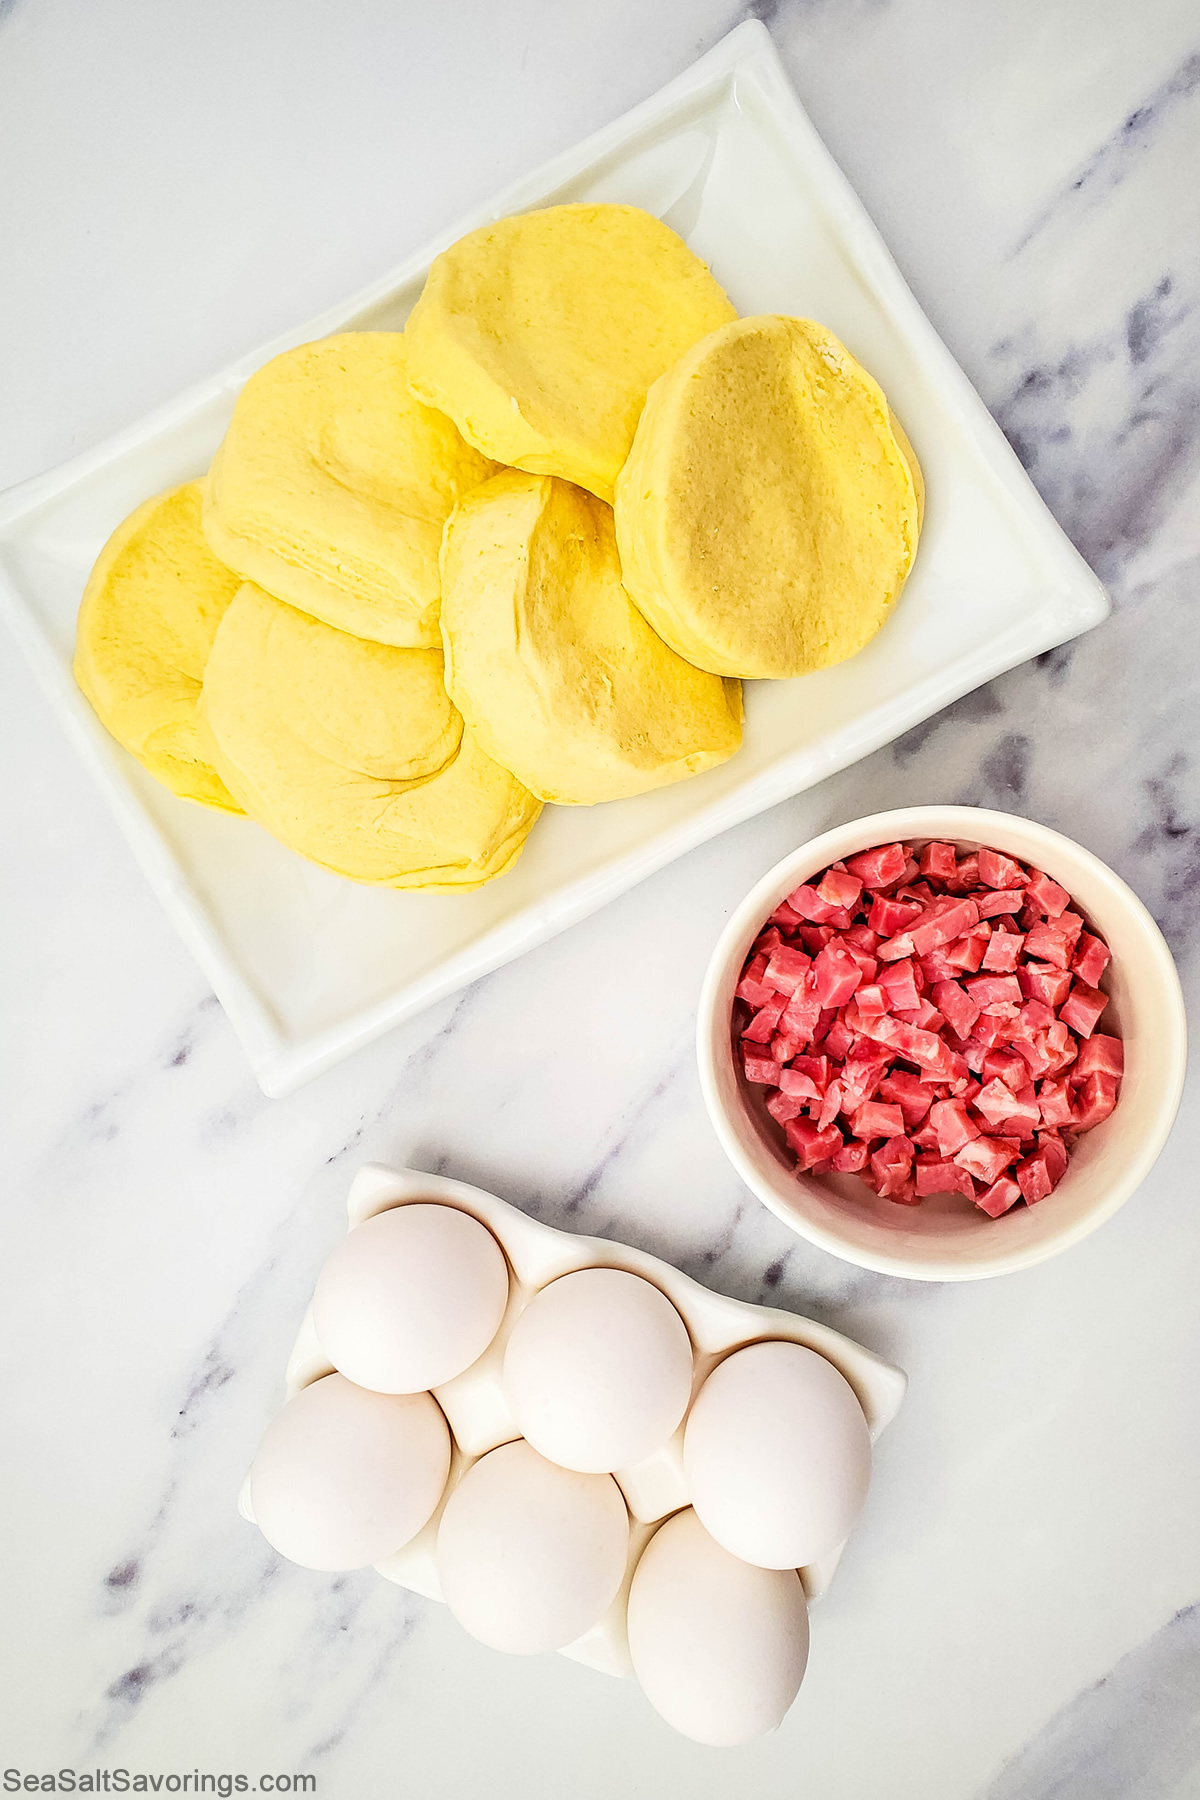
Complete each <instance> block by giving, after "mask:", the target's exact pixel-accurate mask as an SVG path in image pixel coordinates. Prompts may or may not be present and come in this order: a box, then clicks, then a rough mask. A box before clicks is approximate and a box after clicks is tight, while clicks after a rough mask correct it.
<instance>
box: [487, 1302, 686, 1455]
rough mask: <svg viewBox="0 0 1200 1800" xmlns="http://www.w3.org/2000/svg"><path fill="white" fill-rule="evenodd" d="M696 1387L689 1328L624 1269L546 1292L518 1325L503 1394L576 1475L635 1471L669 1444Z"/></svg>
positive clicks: (542, 1446)
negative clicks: (693, 1384) (586, 1472)
mask: <svg viewBox="0 0 1200 1800" xmlns="http://www.w3.org/2000/svg"><path fill="white" fill-rule="evenodd" d="M691 1391H692V1344H691V1339H690V1338H689V1337H688V1332H687V1326H686V1325H685V1324H684V1322H683V1320H682V1319H681V1318H680V1316H679V1314H678V1313H677V1312H676V1310H675V1308H674V1307H673V1306H672V1305H671V1302H670V1301H669V1300H668V1299H667V1297H666V1295H665V1294H662V1293H660V1292H659V1290H658V1289H657V1288H656V1287H654V1286H653V1284H652V1283H651V1282H649V1281H643V1280H642V1278H641V1277H640V1276H639V1275H631V1274H629V1273H628V1271H627V1270H624V1269H580V1270H578V1271H577V1272H576V1273H575V1274H573V1275H563V1276H560V1277H559V1279H558V1280H557V1281H552V1282H551V1283H550V1285H549V1287H545V1288H543V1289H542V1291H541V1293H540V1294H537V1295H536V1296H535V1297H534V1299H533V1300H532V1301H531V1302H530V1304H529V1305H528V1306H527V1307H526V1309H525V1311H524V1312H523V1313H522V1314H521V1317H520V1318H519V1319H518V1320H517V1323H516V1325H515V1326H514V1327H513V1330H512V1335H511V1336H510V1338H509V1340H508V1344H507V1347H506V1349H505V1352H504V1392H505V1397H506V1399H507V1400H508V1404H509V1407H510V1409H511V1411H512V1415H513V1417H514V1419H515V1420H516V1422H517V1425H518V1426H519V1428H520V1430H521V1431H522V1432H523V1433H524V1435H525V1437H527V1438H528V1440H529V1442H530V1443H531V1444H532V1445H533V1446H534V1448H535V1449H537V1450H540V1451H541V1453H542V1455H543V1456H548V1457H549V1458H550V1460H551V1462H556V1463H561V1464H562V1465H563V1467H564V1468H567V1469H582V1470H585V1471H588V1472H591V1473H594V1474H600V1473H606V1472H608V1471H610V1470H612V1469H626V1468H629V1467H630V1466H631V1465H632V1464H634V1463H639V1462H641V1461H642V1459H643V1458H644V1457H647V1456H650V1455H651V1454H652V1453H653V1452H654V1451H655V1450H657V1449H659V1448H660V1446H661V1445H663V1444H665V1443H666V1441H667V1439H668V1438H669V1437H670V1436H671V1433H672V1432H673V1431H674V1430H675V1427H676V1426H677V1425H678V1424H679V1421H680V1419H682V1417H683V1415H684V1413H685V1411H686V1410H687V1403H688V1400H689V1398H690V1397H691Z"/></svg>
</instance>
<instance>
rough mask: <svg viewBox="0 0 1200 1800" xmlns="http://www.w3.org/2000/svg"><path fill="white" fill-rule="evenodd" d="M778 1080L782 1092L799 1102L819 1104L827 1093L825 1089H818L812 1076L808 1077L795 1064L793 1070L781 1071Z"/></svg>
mask: <svg viewBox="0 0 1200 1800" xmlns="http://www.w3.org/2000/svg"><path fill="white" fill-rule="evenodd" d="M776 1079H777V1081H778V1083H779V1088H780V1092H781V1093H784V1094H792V1095H794V1096H795V1097H796V1099H797V1100H816V1101H818V1102H819V1101H820V1100H821V1098H822V1096H823V1095H824V1092H825V1089H824V1087H818V1086H817V1084H816V1082H815V1081H814V1080H813V1078H812V1076H811V1075H806V1074H805V1073H804V1071H803V1070H802V1069H797V1068H796V1067H795V1065H794V1064H793V1065H792V1067H791V1068H788V1069H783V1070H781V1071H780V1073H779V1075H778V1076H777V1077H776Z"/></svg>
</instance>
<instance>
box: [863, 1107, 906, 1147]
mask: <svg viewBox="0 0 1200 1800" xmlns="http://www.w3.org/2000/svg"><path fill="white" fill-rule="evenodd" d="M850 1129H851V1131H852V1132H853V1133H854V1135H855V1137H856V1138H878V1137H883V1138H890V1137H903V1136H904V1111H903V1108H901V1107H899V1106H887V1105H885V1104H884V1103H883V1102H882V1101H879V1100H865V1101H864V1102H863V1104H862V1105H861V1106H860V1107H859V1109H858V1111H857V1112H856V1113H855V1114H854V1115H853V1117H852V1118H851V1120H850Z"/></svg>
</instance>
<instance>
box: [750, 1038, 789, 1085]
mask: <svg viewBox="0 0 1200 1800" xmlns="http://www.w3.org/2000/svg"><path fill="white" fill-rule="evenodd" d="M742 1067H743V1068H744V1069H745V1071H746V1080H747V1081H754V1082H757V1083H758V1084H759V1085H760V1086H768V1087H778V1086H779V1076H780V1067H781V1066H780V1064H779V1063H777V1062H776V1061H775V1058H774V1057H773V1056H766V1055H764V1054H763V1052H762V1051H761V1050H759V1051H755V1050H753V1049H752V1048H751V1047H750V1046H749V1045H747V1046H746V1048H745V1054H744V1057H743V1061H742ZM783 1072H784V1073H785V1074H786V1070H784V1071H783Z"/></svg>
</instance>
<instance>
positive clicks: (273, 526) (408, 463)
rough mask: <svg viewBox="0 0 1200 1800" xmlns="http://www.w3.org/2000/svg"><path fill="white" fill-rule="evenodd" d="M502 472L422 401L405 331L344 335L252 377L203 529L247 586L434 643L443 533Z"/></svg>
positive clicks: (401, 638) (361, 626) (220, 460)
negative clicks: (411, 377) (412, 377)
mask: <svg viewBox="0 0 1200 1800" xmlns="http://www.w3.org/2000/svg"><path fill="white" fill-rule="evenodd" d="M492 472H493V471H492V466H491V464H490V463H489V462H487V461H486V460H485V458H483V457H482V456H480V455H479V453H478V451H476V450H473V449H472V448H471V446H470V445H469V444H465V443H464V442H463V440H462V438H461V437H460V436H459V434H458V432H457V431H456V430H455V429H454V426H453V425H452V424H451V423H450V421H449V419H447V418H446V417H445V416H444V414H442V413H440V412H435V411H434V410H433V408H432V407H428V406H423V405H421V403H420V402H419V401H418V400H415V399H414V398H413V396H412V394H411V393H410V391H409V387H408V364H407V353H406V348H405V341H404V335H403V333H402V332H398V331H348V332H342V333H340V334H339V335H338V336H336V337H328V338H321V339H319V340H318V341H317V342H316V343H312V344H301V345H300V346H299V348H298V349H295V350H287V351H285V352H284V353H283V355H282V356H277V357H275V358H274V360H273V361H271V362H269V363H267V364H266V365H265V366H264V367H263V368H261V369H259V370H258V371H257V373H256V374H254V375H252V376H251V377H250V379H249V381H248V382H247V383H246V385H245V387H244V388H243V389H242V392H241V394H240V395H239V396H238V401H237V404H236V406H235V407H234V409H233V417H232V419H231V420H230V422H229V429H228V431H227V432H226V434H225V439H224V442H223V443H222V445H221V447H220V449H219V450H218V452H217V455H216V458H215V460H214V462H213V465H212V469H211V471H210V473H209V484H208V492H207V495H206V499H205V506H204V529H205V532H206V533H207V535H208V540H209V543H210V544H211V545H212V547H213V549H214V550H215V551H216V553H217V555H218V556H219V557H220V558H221V560H222V561H223V562H226V563H228V565H229V567H230V568H231V569H236V570H237V572H238V574H239V575H241V576H242V577H243V578H244V579H245V580H247V581H253V582H256V583H257V584H258V585H259V586H260V587H263V588H265V589H266V590H267V592H268V593H271V594H274V595H276V596H277V597H278V598H279V599H281V600H286V601H288V602H289V604H291V605H292V606H296V607H299V608H300V609H301V611H303V612H308V613H312V614H313V616H314V617H315V618H318V619H323V620H324V621H325V623H326V624H327V625H335V626H337V627H338V628H339V630H342V631H348V632H352V633H353V634H354V635H355V636H357V637H361V638H370V639H372V640H373V641H375V642H377V643H381V644H400V645H404V646H406V647H408V648H421V647H426V648H432V647H435V646H436V645H437V644H438V642H439V638H438V624H437V615H438V566H437V565H438V547H439V545H440V543H441V538H442V527H443V525H444V524H445V522H446V519H447V517H448V516H449V514H450V512H451V511H452V510H453V508H454V506H455V505H456V503H457V501H458V500H459V499H460V498H461V497H462V495H463V494H465V493H467V492H469V490H470V489H471V488H473V487H474V486H475V485H476V484H477V483H478V482H480V481H483V480H484V479H485V478H486V477H487V476H488V475H490V474H491V473H492Z"/></svg>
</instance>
